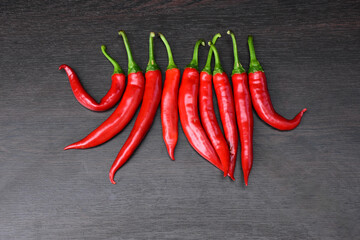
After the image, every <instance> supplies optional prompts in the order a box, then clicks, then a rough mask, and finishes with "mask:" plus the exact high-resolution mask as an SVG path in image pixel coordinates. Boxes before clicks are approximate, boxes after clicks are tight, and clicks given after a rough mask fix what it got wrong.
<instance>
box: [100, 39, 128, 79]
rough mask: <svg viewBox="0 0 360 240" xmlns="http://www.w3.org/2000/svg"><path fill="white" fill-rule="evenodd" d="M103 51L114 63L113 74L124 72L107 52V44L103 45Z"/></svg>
mask: <svg viewBox="0 0 360 240" xmlns="http://www.w3.org/2000/svg"><path fill="white" fill-rule="evenodd" d="M101 51H102V53H103V54H104V56H105V57H106V58H107V59H108V60H109V61H110V62H111V63H112V65H113V66H114V73H113V74H119V73H124V71H123V70H122V68H121V67H120V65H119V64H118V63H117V62H116V61H115V60H114V59H113V58H112V57H110V56H109V54H108V53H107V52H106V46H105V45H101Z"/></svg>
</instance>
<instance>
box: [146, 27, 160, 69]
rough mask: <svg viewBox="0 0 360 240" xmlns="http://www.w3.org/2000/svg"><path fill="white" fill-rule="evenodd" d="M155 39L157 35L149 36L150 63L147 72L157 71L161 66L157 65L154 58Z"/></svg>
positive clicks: (151, 34) (152, 33)
mask: <svg viewBox="0 0 360 240" xmlns="http://www.w3.org/2000/svg"><path fill="white" fill-rule="evenodd" d="M154 37H155V33H154V32H151V33H150V36H149V62H148V65H147V67H146V71H155V70H158V69H159V66H158V65H157V64H156V62H155V58H154Z"/></svg>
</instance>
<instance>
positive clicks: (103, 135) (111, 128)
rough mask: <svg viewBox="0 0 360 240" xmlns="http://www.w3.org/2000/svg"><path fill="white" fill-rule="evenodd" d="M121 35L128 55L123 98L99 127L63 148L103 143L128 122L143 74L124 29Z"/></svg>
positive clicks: (140, 95)
mask: <svg viewBox="0 0 360 240" xmlns="http://www.w3.org/2000/svg"><path fill="white" fill-rule="evenodd" d="M119 35H121V36H122V38H123V40H124V44H125V48H126V52H127V56H128V82H127V86H126V90H125V93H124V96H123V98H122V99H121V101H120V103H119V105H118V107H117V108H116V109H115V111H114V112H113V113H112V114H111V115H110V116H109V117H108V119H106V120H105V121H104V122H103V123H102V124H101V125H100V126H99V127H97V128H96V129H95V130H94V131H92V132H91V133H90V134H89V135H88V136H86V137H85V138H83V139H82V140H80V141H78V142H75V143H73V144H71V145H69V146H67V147H65V149H64V150H68V149H81V148H91V147H95V146H98V145H100V144H103V143H105V142H107V141H108V140H110V139H111V138H113V137H114V136H116V135H117V134H118V133H119V132H120V131H121V130H123V129H124V127H125V126H126V125H127V124H128V123H129V122H130V120H131V119H132V117H133V116H134V114H135V112H136V110H137V109H138V106H139V105H140V103H141V100H142V98H143V93H144V85H145V80H144V75H143V73H142V71H141V69H140V67H139V66H138V65H137V64H136V63H135V61H134V59H133V57H132V53H131V50H130V46H129V41H128V39H127V36H126V34H125V32H124V31H119Z"/></svg>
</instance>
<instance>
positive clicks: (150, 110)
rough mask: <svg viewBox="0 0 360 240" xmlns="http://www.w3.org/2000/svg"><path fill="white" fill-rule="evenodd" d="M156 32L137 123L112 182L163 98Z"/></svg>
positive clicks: (113, 169) (118, 159)
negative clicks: (156, 47) (157, 59)
mask: <svg viewBox="0 0 360 240" xmlns="http://www.w3.org/2000/svg"><path fill="white" fill-rule="evenodd" d="M154 36H155V33H153V32H151V33H150V39H149V45H150V46H149V63H148V66H147V68H146V74H145V79H146V83H145V92H144V98H143V103H142V105H141V108H140V112H139V115H138V117H137V118H136V121H135V125H134V127H133V129H132V130H131V132H130V135H129V137H128V139H127V140H126V142H125V143H124V145H123V147H122V148H121V150H120V152H119V154H118V155H117V157H116V159H115V161H114V163H113V165H112V166H111V168H110V172H109V178H110V181H111V183H113V184H115V181H114V175H115V173H116V171H117V170H118V169H119V168H120V167H121V166H122V165H123V164H124V163H126V162H127V160H128V159H129V158H130V156H131V155H132V154H133V152H134V151H135V149H136V148H137V147H138V146H139V144H140V143H141V141H142V140H143V139H144V137H145V135H146V133H147V132H148V131H149V129H150V127H151V125H152V122H153V120H154V117H155V114H156V110H157V108H158V106H159V103H160V100H161V84H162V79H161V71H160V69H159V67H158V66H157V64H156V63H155V60H154V55H153V37H154Z"/></svg>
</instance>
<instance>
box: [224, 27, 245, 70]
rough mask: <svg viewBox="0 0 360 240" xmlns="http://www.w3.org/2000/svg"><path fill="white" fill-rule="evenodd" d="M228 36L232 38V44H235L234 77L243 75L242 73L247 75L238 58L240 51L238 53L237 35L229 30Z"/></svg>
mask: <svg viewBox="0 0 360 240" xmlns="http://www.w3.org/2000/svg"><path fill="white" fill-rule="evenodd" d="M227 34H229V35H230V36H231V39H232V42H233V51H234V69H233V70H232V75H234V74H241V73H245V72H246V71H245V69H244V68H243V66H242V65H241V63H240V62H239V57H238V51H237V44H236V38H235V35H234V33H233V32H232V31H230V30H228V31H227Z"/></svg>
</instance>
